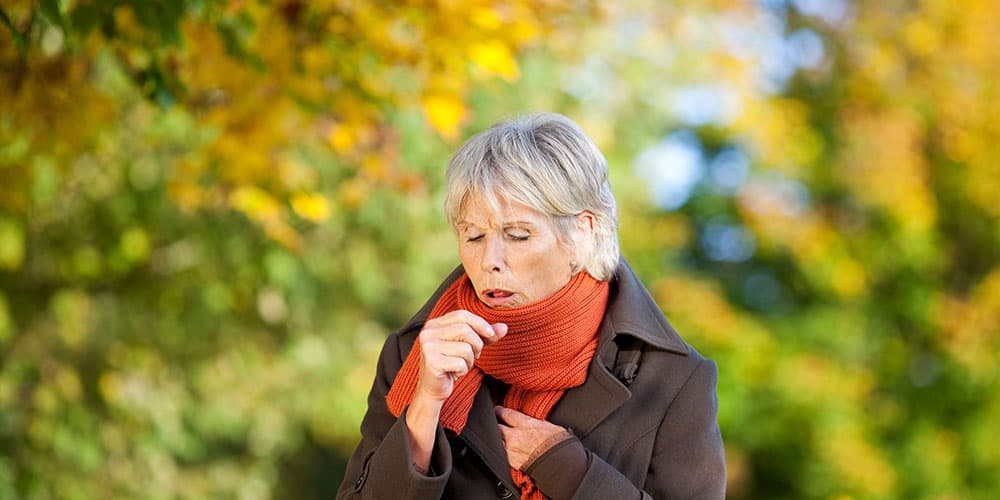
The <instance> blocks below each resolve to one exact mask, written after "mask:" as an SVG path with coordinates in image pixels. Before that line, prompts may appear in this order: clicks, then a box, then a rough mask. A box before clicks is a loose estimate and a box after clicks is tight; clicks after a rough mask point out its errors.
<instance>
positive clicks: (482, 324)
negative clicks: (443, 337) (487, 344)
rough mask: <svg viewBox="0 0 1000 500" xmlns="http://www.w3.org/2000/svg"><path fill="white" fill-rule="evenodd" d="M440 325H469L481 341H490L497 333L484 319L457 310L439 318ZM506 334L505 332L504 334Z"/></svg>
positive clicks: (462, 310)
mask: <svg viewBox="0 0 1000 500" xmlns="http://www.w3.org/2000/svg"><path fill="white" fill-rule="evenodd" d="M437 319H439V320H441V322H442V324H452V323H464V324H467V325H469V327H470V328H472V330H473V331H475V332H476V334H477V335H479V337H481V338H483V339H492V338H493V337H494V336H496V335H497V332H496V331H495V330H494V329H493V326H492V325H490V324H489V322H487V321H486V320H485V319H483V318H482V317H480V316H477V315H475V314H473V313H471V312H469V311H466V310H465V309H459V310H457V311H452V312H450V313H448V314H445V315H444V316H441V317H440V318H437ZM504 333H506V332H504Z"/></svg>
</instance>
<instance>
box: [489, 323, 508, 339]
mask: <svg viewBox="0 0 1000 500" xmlns="http://www.w3.org/2000/svg"><path fill="white" fill-rule="evenodd" d="M490 326H492V327H493V333H495V334H497V335H499V336H500V337H503V336H504V335H507V323H493V324H492V325H490Z"/></svg>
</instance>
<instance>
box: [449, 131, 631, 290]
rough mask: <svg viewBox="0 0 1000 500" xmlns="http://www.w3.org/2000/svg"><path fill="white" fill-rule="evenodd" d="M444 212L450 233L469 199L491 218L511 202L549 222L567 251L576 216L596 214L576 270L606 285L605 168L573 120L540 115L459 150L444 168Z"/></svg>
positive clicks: (611, 209) (608, 202)
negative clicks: (482, 203)
mask: <svg viewBox="0 0 1000 500" xmlns="http://www.w3.org/2000/svg"><path fill="white" fill-rule="evenodd" d="M446 179H447V184H448V186H447V189H448V192H447V195H446V198H445V203H444V209H445V213H446V214H447V216H448V221H449V222H450V223H451V225H452V227H456V225H457V223H458V220H459V219H460V218H461V216H462V211H463V209H464V208H465V203H466V201H467V200H468V199H469V197H470V195H477V196H482V197H483V199H484V200H486V202H487V203H488V204H489V205H490V206H491V207H492V208H493V209H494V210H495V211H496V212H497V213H499V212H500V210H499V208H500V207H501V200H513V201H516V202H518V203H521V204H523V205H525V206H528V207H530V208H532V209H535V210H538V211H539V212H542V213H544V214H546V215H548V216H549V218H550V220H551V221H552V223H553V226H554V227H555V228H556V237H557V239H558V240H559V242H560V244H562V245H564V246H565V247H566V248H572V247H571V246H570V245H571V242H572V241H573V239H572V234H573V231H576V230H577V228H576V226H575V221H574V217H575V216H576V215H578V214H580V213H582V212H585V211H589V212H590V213H592V214H593V215H594V241H593V252H591V254H590V255H589V256H588V257H587V258H586V259H585V261H582V262H579V263H578V268H577V270H583V271H586V272H589V273H590V274H591V275H593V276H594V277H595V278H597V279H598V280H601V281H606V280H608V279H610V278H611V277H612V275H613V274H614V270H615V267H616V266H617V265H618V254H619V250H618V217H617V214H616V208H615V198H614V195H612V193H611V183H610V182H609V180H608V162H607V160H606V159H605V158H604V155H603V154H601V151H600V150H599V149H597V146H596V145H595V144H594V143H593V141H591V140H590V138H589V137H587V134H585V133H584V132H583V130H582V129H581V128H580V127H579V126H578V125H577V124H576V123H574V122H573V121H572V120H570V119H569V118H566V117H565V116H562V115H560V114H556V113H539V114H534V115H529V116H526V117H523V118H519V119H515V120H510V121H504V122H500V123H497V124H496V125H494V126H493V127H491V128H489V129H488V130H485V131H483V132H480V133H479V134H476V135H475V136H473V137H472V138H470V139H469V140H468V141H466V142H465V144H463V145H462V146H461V147H460V148H459V149H458V151H456V152H455V155H454V156H453V157H452V158H451V162H450V163H449V165H448V173H447V175H446Z"/></svg>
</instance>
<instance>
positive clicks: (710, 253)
mask: <svg viewBox="0 0 1000 500" xmlns="http://www.w3.org/2000/svg"><path fill="white" fill-rule="evenodd" d="M699 244H700V245H701V249H702V251H703V252H704V253H705V256H706V257H708V258H709V259H711V260H714V261H717V262H743V261H745V260H747V259H749V258H750V257H753V254H754V251H756V250H757V238H755V237H754V235H753V232H752V231H750V230H749V229H748V228H747V227H746V226H744V225H742V224H738V223H732V222H729V221H727V220H726V219H724V218H721V217H717V218H713V219H712V220H710V221H709V222H708V223H707V224H705V227H704V228H703V229H702V231H701V237H700V238H699Z"/></svg>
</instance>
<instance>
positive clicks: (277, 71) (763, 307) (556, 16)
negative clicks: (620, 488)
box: [0, 0, 1000, 498]
mask: <svg viewBox="0 0 1000 500" xmlns="http://www.w3.org/2000/svg"><path fill="white" fill-rule="evenodd" d="M998 18H1000V12H998V6H997V5H996V3H995V2H991V1H989V0H977V1H970V2H963V3H961V4H955V5H952V4H951V3H948V2H939V1H932V0H921V1H913V2H889V3H874V2H857V3H852V2H849V1H848V0H830V1H826V2H815V1H809V0H788V1H786V0H768V1H762V2H745V1H740V0H713V1H711V2H684V3H680V2H678V3H676V4H675V3H672V2H656V1H648V0H634V1H630V2H615V3H613V4H612V3H608V4H604V5H601V6H600V8H597V7H594V6H592V5H590V4H582V5H578V4H575V3H572V2H561V1H556V0H553V1H545V2H529V1H523V2H507V3H505V4H504V5H493V4H491V3H488V2H482V3H479V2H474V3H467V2H466V3H454V2H400V3H398V4H393V5H389V4H385V3H380V2H348V1H344V2H338V1H330V2H299V1H277V2H223V1H220V0H200V1H179V2H142V1H138V0H134V1H133V0H125V1H121V0H115V1H112V0H107V1H102V0H92V1H83V0H80V1H54V0H53V1H27V0H14V1H11V2H5V4H4V6H2V7H0V20H2V21H3V25H4V26H3V27H0V68H2V71H0V180H2V188H0V498H19V497H26V498H46V497H60V498H62V497H71V498H104V497H114V498H117V497H128V498H132V497H141V498H148V497H154V498H159V497H164V498H168V497H184V498H188V497H190V498H203V497H206V496H240V497H249V498H256V497H269V496H276V497H293V498H308V497H320V496H330V493H331V491H332V490H333V489H334V488H336V485H337V484H338V483H339V479H340V476H339V475H340V473H341V472H342V467H343V457H344V455H345V454H346V453H348V452H349V451H350V450H351V449H352V448H353V446H354V444H355V442H356V439H357V435H356V433H357V425H358V422H359V420H360V418H361V415H362V413H363V411H364V399H365V395H366V392H367V389H368V386H369V384H370V377H371V372H372V367H373V366H374V356H375V354H376V353H377V350H378V348H379V347H380V345H381V340H382V338H384V336H385V335H386V333H387V332H388V331H389V329H391V328H393V327H395V326H398V325H399V324H400V323H401V322H402V321H404V320H405V319H406V318H407V317H408V315H409V314H410V313H411V312H412V311H414V310H415V309H416V308H417V307H419V305H420V303H421V301H422V300H423V299H424V298H425V297H426V295H427V293H428V292H429V291H430V290H431V289H432V288H433V286H434V285H436V283H437V280H438V279H440V277H441V276H442V275H443V274H444V273H445V272H446V271H447V270H449V268H450V266H453V265H454V264H455V262H456V261H457V258H456V256H455V254H454V251H453V250H451V248H453V241H452V240H451V236H450V234H449V229H448V228H447V227H446V225H445V223H444V220H443V218H442V217H441V215H440V212H439V208H438V207H439V205H440V201H441V196H442V193H441V183H442V175H441V172H442V166H443V162H444V161H445V158H447V155H448V153H449V151H450V149H451V148H453V147H454V145H455V143H456V142H457V141H458V140H459V139H460V138H461V137H463V136H464V135H465V133H466V132H467V131H469V130H477V129H480V128H482V127H484V126H486V125H488V124H489V123H490V122H492V121H494V120H496V119H497V118H498V117H501V116H504V115H509V114H511V113H512V110H523V109H529V110H530V109H554V110H557V111H562V112H565V113H567V114H569V115H571V116H572V117H573V118H574V119H576V120H578V121H579V122H580V123H581V124H582V125H583V126H584V128H585V129H586V130H587V131H588V132H589V133H590V134H591V135H592V136H593V137H595V139H596V140H597V141H598V143H599V144H600V146H601V147H602V149H603V150H605V151H606V152H607V154H608V157H609V160H610V161H611V165H612V177H613V183H614V184H615V190H616V194H617V197H618V199H619V204H620V218H621V225H622V230H621V237H622V246H623V252H624V254H625V255H626V257H628V258H629V259H630V261H631V262H632V264H633V265H634V267H635V268H636V270H637V271H638V272H639V273H640V275H641V276H642V277H643V278H644V280H645V281H646V282H647V283H648V284H649V285H650V289H651V291H652V292H653V293H654V295H655V296H656V298H657V300H658V301H659V303H660V304H661V305H662V306H663V307H664V310H665V312H666V313H667V315H668V317H669V318H670V319H671V321H672V322H674V323H675V324H676V325H677V326H678V328H679V329H680V330H681V332H682V333H683V335H684V336H685V337H686V338H687V339H688V340H689V341H690V342H692V343H693V344H694V345H695V346H696V347H697V348H698V349H699V350H701V351H702V352H704V353H706V354H708V355H709V356H711V357H713V358H715V359H716V360H717V361H718V362H719V364H720V368H721V371H720V377H721V379H720V386H719V393H720V401H721V414H720V422H721V424H722V427H723V433H724V436H725V439H726V445H727V458H728V461H729V475H730V485H729V491H730V494H731V496H732V497H734V498H831V497H834V498H854V497H858V498H990V497H991V495H992V494H993V492H995V491H998V490H1000V483H998V482H1000V479H998V478H1000V474H997V472H998V471H1000V452H998V451H997V450H996V447H995V446H993V443H995V442H997V440H998V439H1000V436H998V431H997V430H996V426H995V422H996V421H1000V398H998V397H997V396H998V368H997V361H998V353H1000V345H998V339H997V331H998V330H1000V208H998V207H1000V185H998V182H1000V172H998V168H997V166H996V162H995V160H994V159H995V158H997V157H998V156H1000V155H998V153H1000V151H998V150H997V148H998V147H1000V146H998V144H1000V124H998V123H997V122H996V120H995V119H993V117H995V116H998V115H1000V109H997V108H998V106H1000V104H998V103H1000V100H998V99H996V95H997V92H998V84H1000V81H998V79H997V77H996V75H998V74H1000V68H998V65H1000V46H998V45H997V42H996V41H995V40H994V38H993V37H991V30H990V28H991V24H990V23H991V22H992V20H994V19H998ZM443 249H446V250H443Z"/></svg>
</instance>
